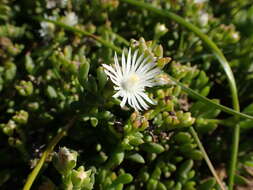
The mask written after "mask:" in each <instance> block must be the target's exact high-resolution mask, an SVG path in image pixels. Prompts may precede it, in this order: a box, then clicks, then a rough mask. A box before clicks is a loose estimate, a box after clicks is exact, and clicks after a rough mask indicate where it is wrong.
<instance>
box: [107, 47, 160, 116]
mask: <svg viewBox="0 0 253 190" xmlns="http://www.w3.org/2000/svg"><path fill="white" fill-rule="evenodd" d="M150 60H151V58H150V57H146V58H145V57H144V54H142V55H140V56H139V57H138V50H136V51H135V52H134V54H133V56H132V55H131V49H129V51H128V56H127V60H126V58H125V54H124V52H123V53H122V59H121V64H119V61H118V57H117V55H116V53H115V56H114V65H113V66H108V65H105V64H103V67H104V68H105V73H106V74H107V75H108V76H109V77H110V79H111V81H112V82H113V83H114V84H115V87H114V89H115V90H116V91H117V92H116V94H114V96H113V97H115V98H117V97H122V102H121V104H120V106H121V107H124V106H125V104H126V102H128V104H129V105H130V106H131V107H133V108H134V109H135V110H136V111H139V110H143V109H144V110H147V109H148V107H149V106H148V104H147V103H150V104H155V103H154V102H153V101H152V100H151V99H150V98H149V97H148V96H147V94H146V93H145V88H146V87H152V86H156V85H157V76H158V75H159V74H160V73H161V70H160V69H159V68H157V67H156V63H155V61H154V60H153V61H150Z"/></svg>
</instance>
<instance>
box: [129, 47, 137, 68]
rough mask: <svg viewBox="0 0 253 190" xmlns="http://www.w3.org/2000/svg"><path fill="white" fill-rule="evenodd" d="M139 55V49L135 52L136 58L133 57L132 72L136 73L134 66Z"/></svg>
mask: <svg viewBox="0 0 253 190" xmlns="http://www.w3.org/2000/svg"><path fill="white" fill-rule="evenodd" d="M137 55H138V49H137V50H135V52H134V56H133V59H132V67H131V70H132V71H134V66H135V62H136V58H137Z"/></svg>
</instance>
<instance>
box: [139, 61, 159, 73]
mask: <svg viewBox="0 0 253 190" xmlns="http://www.w3.org/2000/svg"><path fill="white" fill-rule="evenodd" d="M155 66H156V64H155V63H154V62H149V63H147V64H145V65H144V66H143V67H142V68H140V69H139V71H136V72H140V73H144V72H148V71H150V70H151V69H153V68H154V67H155Z"/></svg>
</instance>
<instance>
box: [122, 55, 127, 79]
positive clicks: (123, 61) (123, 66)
mask: <svg viewBox="0 0 253 190" xmlns="http://www.w3.org/2000/svg"><path fill="white" fill-rule="evenodd" d="M121 64H122V74H123V76H124V74H126V58H125V51H124V50H123V52H122V57H121Z"/></svg>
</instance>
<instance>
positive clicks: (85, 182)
mask: <svg viewBox="0 0 253 190" xmlns="http://www.w3.org/2000/svg"><path fill="white" fill-rule="evenodd" d="M90 175H91V170H88V171H84V167H83V166H80V167H79V168H78V169H77V170H73V171H72V173H71V181H72V184H73V188H74V189H82V187H88V186H90V185H91V184H90V181H91V179H90Z"/></svg>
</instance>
